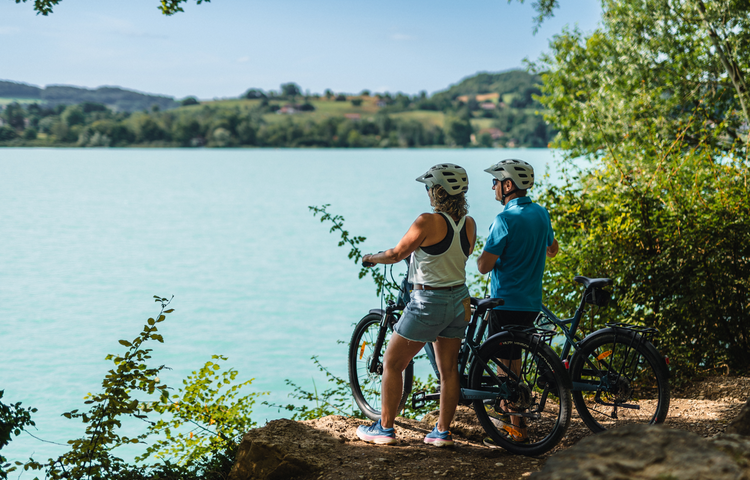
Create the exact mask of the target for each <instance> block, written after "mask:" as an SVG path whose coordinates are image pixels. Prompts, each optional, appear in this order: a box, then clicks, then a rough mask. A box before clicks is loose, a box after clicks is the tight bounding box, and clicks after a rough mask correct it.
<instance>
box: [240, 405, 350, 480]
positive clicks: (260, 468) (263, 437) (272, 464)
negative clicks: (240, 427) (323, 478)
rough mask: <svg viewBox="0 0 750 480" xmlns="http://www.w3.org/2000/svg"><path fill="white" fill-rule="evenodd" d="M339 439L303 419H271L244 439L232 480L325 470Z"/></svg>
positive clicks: (278, 478) (278, 479)
mask: <svg viewBox="0 0 750 480" xmlns="http://www.w3.org/2000/svg"><path fill="white" fill-rule="evenodd" d="M337 441H338V440H337V439H335V438H333V437H331V436H330V435H327V434H323V433H322V432H320V431H317V430H315V429H313V428H312V427H310V426H307V425H304V424H302V423H299V422H295V421H292V420H287V419H281V420H274V421H271V422H269V423H268V424H267V425H266V426H264V427H262V428H256V429H253V430H250V431H249V432H248V433H247V434H245V436H244V437H243V438H242V442H241V443H240V447H239V449H238V450H237V458H236V459H235V462H234V467H232V471H231V472H230V473H229V480H282V479H284V480H286V479H291V478H294V477H298V476H307V475H310V474H312V473H316V472H319V471H322V469H323V466H324V464H323V461H324V460H325V458H326V453H328V452H330V451H331V450H333V448H334V445H335V444H336V443H337Z"/></svg>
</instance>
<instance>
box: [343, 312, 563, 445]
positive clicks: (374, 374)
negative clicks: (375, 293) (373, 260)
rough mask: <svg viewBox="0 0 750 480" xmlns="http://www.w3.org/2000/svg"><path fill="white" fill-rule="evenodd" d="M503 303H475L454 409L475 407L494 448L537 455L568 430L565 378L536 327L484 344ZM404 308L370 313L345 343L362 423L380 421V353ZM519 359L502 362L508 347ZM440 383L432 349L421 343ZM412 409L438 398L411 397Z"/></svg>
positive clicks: (408, 385)
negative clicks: (489, 325)
mask: <svg viewBox="0 0 750 480" xmlns="http://www.w3.org/2000/svg"><path fill="white" fill-rule="evenodd" d="M502 302H503V300H502V299H498V298H487V299H483V300H478V299H472V305H473V306H474V312H473V314H472V318H471V321H470V322H469V324H468V325H467V332H466V340H465V341H464V342H463V344H462V346H461V350H460V352H459V361H458V369H459V372H460V383H461V395H460V400H459V403H460V404H463V405H472V406H473V407H474V410H475V412H476V415H477V419H478V420H479V423H480V424H481V425H482V427H483V428H484V430H485V431H486V432H487V435H488V436H489V437H490V438H491V441H492V442H494V444H495V445H499V446H501V447H503V448H505V449H506V450H508V451H510V452H512V453H515V454H520V455H532V456H533V455H540V454H543V453H545V452H547V451H549V450H550V449H552V448H553V447H554V446H555V445H557V443H558V442H559V441H560V440H561V439H562V438H563V436H564V435H565V431H566V430H567V428H568V425H569V424H570V416H571V411H572V401H571V394H570V379H569V377H568V375H567V374H566V372H565V366H564V365H563V363H562V361H561V360H560V358H559V357H558V356H557V355H556V354H555V352H554V351H553V350H552V348H550V346H549V341H550V339H551V338H552V336H553V333H551V332H549V331H547V330H544V329H541V330H537V329H534V328H518V329H516V328H510V329H508V330H506V331H503V332H500V333H498V334H496V335H493V336H492V337H490V338H488V339H486V340H485V336H486V335H485V333H486V330H487V313H488V311H489V310H490V309H492V308H494V307H496V306H498V305H501V304H502ZM403 308H404V305H403V303H400V304H397V303H396V302H389V303H388V306H387V307H386V308H385V309H384V310H383V309H374V310H370V313H369V314H368V315H366V316H365V317H364V318H363V319H362V320H360V322H359V323H358V324H357V326H356V327H355V328H354V333H353V334H352V338H351V342H350V344H349V358H348V363H349V381H350V384H351V388H352V394H353V396H354V400H355V402H356V403H357V405H358V406H359V408H360V409H361V410H362V412H363V413H364V414H365V416H366V417H368V418H370V419H372V420H377V419H378V418H380V389H381V378H382V373H383V353H384V352H385V349H386V347H387V344H388V340H389V338H390V336H391V335H392V332H393V325H394V324H395V323H396V322H397V321H398V319H399V318H400V314H401V311H402V310H403ZM509 348H510V349H514V350H515V351H516V353H517V354H516V355H514V356H513V358H517V357H518V356H520V360H513V362H514V363H513V364H512V365H511V363H510V362H511V361H510V360H505V359H504V356H507V352H508V349H509ZM425 351H426V354H427V357H428V358H429V360H430V362H431V364H432V367H433V369H434V371H435V375H436V377H438V378H439V373H438V370H437V366H436V362H435V354H434V350H433V348H432V344H430V343H427V344H426V345H425ZM413 368H414V367H413V364H409V366H408V367H407V368H406V370H405V371H404V373H403V380H404V381H403V391H402V396H401V403H400V405H399V410H402V409H403V408H404V406H405V405H406V402H407V401H409V397H410V394H411V390H412V380H413V374H414V370H413ZM411 398H412V407H413V408H421V407H424V406H425V405H426V402H427V401H438V400H439V398H440V394H439V393H427V392H417V393H414V394H413V395H411Z"/></svg>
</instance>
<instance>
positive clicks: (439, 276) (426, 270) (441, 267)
mask: <svg viewBox="0 0 750 480" xmlns="http://www.w3.org/2000/svg"><path fill="white" fill-rule="evenodd" d="M441 215H443V217H445V219H446V220H447V222H448V225H449V226H450V227H452V228H453V235H452V238H451V243H450V247H448V249H447V250H446V251H445V252H443V253H441V254H438V255H430V254H429V253H427V252H425V251H424V250H422V247H419V248H417V249H416V250H415V251H414V252H413V253H412V254H411V266H410V267H409V281H410V282H411V283H418V284H421V285H428V286H430V287H453V286H456V285H461V284H464V283H466V260H468V258H469V257H468V256H466V254H464V250H463V248H462V247H461V229H462V228H463V227H464V223H465V222H466V217H465V216H464V217H462V218H461V220H459V221H458V223H456V222H454V221H453V219H452V218H451V217H450V215H445V214H442V213H441ZM450 233H451V232H450V228H449V231H448V235H449V236H450Z"/></svg>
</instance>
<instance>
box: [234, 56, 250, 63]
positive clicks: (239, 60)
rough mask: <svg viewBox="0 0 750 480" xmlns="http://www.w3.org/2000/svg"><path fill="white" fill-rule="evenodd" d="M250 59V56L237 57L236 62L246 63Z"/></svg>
mask: <svg viewBox="0 0 750 480" xmlns="http://www.w3.org/2000/svg"><path fill="white" fill-rule="evenodd" d="M249 61H250V57H240V58H238V59H237V63H246V62H249Z"/></svg>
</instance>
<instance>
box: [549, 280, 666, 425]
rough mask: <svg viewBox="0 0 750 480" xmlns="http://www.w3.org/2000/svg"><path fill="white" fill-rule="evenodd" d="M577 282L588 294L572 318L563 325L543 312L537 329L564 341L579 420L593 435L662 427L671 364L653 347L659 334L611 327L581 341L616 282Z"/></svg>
mask: <svg viewBox="0 0 750 480" xmlns="http://www.w3.org/2000/svg"><path fill="white" fill-rule="evenodd" d="M574 280H575V281H576V282H578V283H580V284H582V285H583V286H584V287H585V290H584V292H583V296H582V297H581V301H580V304H579V305H578V308H577V309H576V312H575V314H574V315H573V317H572V318H567V319H560V318H558V317H557V316H556V315H555V314H554V313H552V311H551V310H550V309H549V308H547V307H546V306H543V307H542V312H541V314H540V315H539V317H538V318H537V326H538V327H540V328H546V329H549V331H550V333H556V332H559V333H561V334H562V335H563V336H564V338H565V340H564V342H563V343H562V345H561V346H560V347H561V351H560V358H561V359H562V360H563V362H564V363H565V365H566V367H568V373H569V374H570V379H571V382H572V386H571V390H572V394H573V402H574V403H575V406H576V410H577V411H578V415H579V416H580V417H581V420H583V422H584V423H585V424H586V425H587V426H588V427H589V428H590V429H591V430H592V431H593V432H601V431H604V430H607V429H610V428H615V427H618V426H620V425H623V424H628V423H647V424H652V423H662V422H664V420H665V419H666V418H667V412H668V411H669V397H670V394H669V370H668V361H667V358H666V357H664V356H662V355H661V354H660V353H659V351H658V350H657V349H656V347H655V346H654V344H653V343H652V340H653V339H654V338H655V336H656V335H657V334H658V331H657V330H656V329H655V328H646V327H639V326H634V325H628V324H625V323H608V324H606V327H605V328H602V329H600V330H597V331H595V332H593V333H591V334H589V335H587V336H586V337H585V338H583V339H581V338H580V337H579V336H577V332H578V327H579V325H580V323H581V319H582V318H583V314H584V313H585V311H586V308H587V307H589V306H598V307H603V306H606V305H607V303H608V302H609V300H610V295H609V293H608V292H607V291H605V290H604V289H603V287H605V286H607V285H611V284H612V280H610V279H609V278H587V277H580V276H577V277H575V278H574ZM549 327H553V328H552V329H550V328H549ZM558 338H559V337H558ZM571 350H572V351H573V353H572V355H571Z"/></svg>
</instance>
